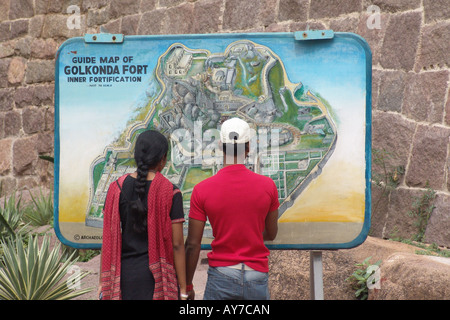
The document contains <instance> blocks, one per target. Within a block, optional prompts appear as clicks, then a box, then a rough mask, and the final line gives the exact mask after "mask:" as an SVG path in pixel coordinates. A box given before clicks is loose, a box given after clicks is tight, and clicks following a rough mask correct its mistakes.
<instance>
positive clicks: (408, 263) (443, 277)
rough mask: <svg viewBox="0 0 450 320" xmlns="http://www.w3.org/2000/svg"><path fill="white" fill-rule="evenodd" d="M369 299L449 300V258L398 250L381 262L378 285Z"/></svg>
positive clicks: (371, 291) (371, 292) (370, 293)
mask: <svg viewBox="0 0 450 320" xmlns="http://www.w3.org/2000/svg"><path fill="white" fill-rule="evenodd" d="M369 299H371V300H449V299H450V258H444V257H434V256H424V255H417V254H412V253H406V252H399V253H395V254H393V255H391V256H390V257H389V258H388V259H387V260H386V261H384V262H383V263H382V265H381V283H380V289H374V290H370V292H369Z"/></svg>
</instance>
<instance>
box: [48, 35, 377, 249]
mask: <svg viewBox="0 0 450 320" xmlns="http://www.w3.org/2000/svg"><path fill="white" fill-rule="evenodd" d="M371 61H372V60H371V52H370V49H369V47H368V45H367V43H366V42H365V40H364V39H362V38H361V37H359V36H357V35H355V34H351V33H333V32H332V31H331V30H325V31H304V32H295V33H253V34H208V35H167V36H125V37H124V36H123V35H113V34H95V35H86V36H85V37H80V38H72V39H69V40H67V41H66V42H65V43H63V45H62V46H61V47H60V48H59V50H58V55H57V59H56V79H55V230H56V233H57V235H58V237H59V238H60V239H61V241H62V242H63V243H65V244H67V245H70V246H73V247H76V248H99V247H101V242H102V226H103V212H102V209H103V206H104V202H105V198H106V194H107V191H108V187H109V185H110V184H111V183H112V182H113V181H115V180H116V179H117V178H118V177H120V176H122V175H124V174H126V173H132V172H134V171H135V170H136V167H135V162H134V159H133V154H134V144H135V140H136V136H137V135H138V134H139V133H140V132H142V131H144V130H148V129H156V130H159V131H161V132H162V133H163V134H165V135H166V136H167V138H168V139H169V144H170V151H169V156H168V161H167V165H166V166H165V168H164V169H163V171H162V174H164V176H166V177H167V178H168V179H169V180H170V181H171V182H172V183H174V184H175V185H177V186H178V187H179V188H180V190H181V192H182V195H183V205H184V212H185V217H186V223H185V229H186V228H187V223H188V222H187V221H188V214H189V203H190V196H191V192H192V190H193V187H194V186H195V185H196V184H197V183H198V182H200V181H202V180H203V179H206V178H208V177H211V176H212V175H214V174H215V173H216V172H217V171H218V170H220V168H221V166H222V158H223V155H222V152H221V150H220V148H219V130H220V126H221V123H223V121H225V120H226V119H228V118H231V117H239V118H241V119H244V120H245V121H247V122H248V123H249V124H250V127H251V128H252V131H253V133H254V134H253V138H252V140H251V141H250V155H249V157H248V158H247V160H246V165H247V167H248V168H250V169H251V170H253V171H255V172H257V173H259V174H262V175H266V176H268V177H270V178H272V179H273V181H274V182H275V184H276V186H277V188H278V196H279V201H280V204H281V206H280V208H279V219H278V223H279V231H278V236H277V238H276V239H275V240H274V241H270V242H267V246H268V247H269V248H270V249H339V248H351V247H354V246H357V245H359V244H361V243H362V242H363V241H364V240H365V238H366V236H367V233H368V229H369V226H370V208H371V203H370V202H371V197H370V170H371V163H370V161H371V63H372V62H371ZM243 214H245V213H243ZM212 237H213V236H212V232H211V227H210V225H209V224H208V223H207V224H206V228H205V233H204V239H203V248H205V249H207V248H208V247H209V243H210V242H211V241H212Z"/></svg>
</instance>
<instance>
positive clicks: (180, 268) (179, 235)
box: [172, 223, 186, 300]
mask: <svg viewBox="0 0 450 320" xmlns="http://www.w3.org/2000/svg"><path fill="white" fill-rule="evenodd" d="M172 244H173V260H174V264H175V272H176V274H177V279H178V284H179V285H180V295H181V299H182V300H186V297H184V295H186V254H185V250H184V237H183V223H172Z"/></svg>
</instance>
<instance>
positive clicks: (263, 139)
mask: <svg viewBox="0 0 450 320" xmlns="http://www.w3.org/2000/svg"><path fill="white" fill-rule="evenodd" d="M146 95H147V103H146V104H144V105H141V106H140V107H139V108H138V109H136V110H135V112H134V113H133V116H132V117H131V118H130V119H128V122H127V126H126V130H124V131H123V132H122V133H121V134H120V136H119V137H118V138H117V139H116V140H115V141H114V142H113V143H111V144H109V145H107V146H105V147H106V148H105V151H104V153H103V154H99V155H98V157H97V158H96V159H95V160H93V161H92V163H91V166H90V182H89V184H90V187H89V188H90V195H89V202H88V207H87V212H86V225H87V226H91V227H98V228H101V227H102V209H103V205H104V202H105V198H106V193H107V191H108V187H109V184H110V183H111V182H113V181H114V180H116V179H117V178H118V177H120V176H122V175H123V174H125V173H132V172H134V171H135V163H134V159H133V153H134V143H135V138H136V136H137V135H138V134H139V133H140V132H142V131H143V130H147V129H157V130H160V131H161V132H162V133H164V134H165V135H166V136H167V137H168V138H169V141H170V151H169V152H170V155H169V156H168V162H167V165H166V167H165V168H164V170H163V172H162V173H163V174H164V175H165V176H166V177H167V178H168V179H170V181H171V182H172V183H174V184H176V185H177V186H178V187H179V188H180V190H181V191H182V194H183V202H184V209H185V215H186V216H187V215H188V212H189V200H190V194H191V192H192V189H193V187H194V186H195V185H196V184H197V183H198V182H200V181H202V180H203V179H205V178H207V177H210V176H212V175H214V174H215V173H216V172H217V171H218V170H220V168H221V165H222V162H221V161H222V152H221V150H220V148H219V146H218V142H219V137H218V132H219V129H220V126H221V123H223V121H225V120H226V119H228V118H230V117H240V118H242V119H244V120H245V121H247V122H248V123H249V124H250V126H251V128H252V129H253V130H254V132H255V136H254V137H253V139H252V141H251V152H250V156H249V157H248V159H247V166H248V168H250V169H251V170H254V171H255V172H257V173H260V174H263V175H266V176H269V177H271V178H272V179H273V181H274V182H275V184H276V186H277V188H278V194H279V200H280V204H281V207H280V209H279V214H280V217H281V216H282V215H283V213H284V212H285V211H286V210H287V209H288V208H289V207H291V206H292V204H293V202H294V200H295V199H296V198H297V197H298V196H299V195H300V194H301V193H302V192H303V191H304V189H305V188H306V187H307V186H308V184H309V183H310V182H311V181H312V180H314V179H315V178H316V177H317V176H319V175H320V173H321V170H322V168H323V167H324V166H326V163H327V161H328V159H329V158H330V156H331V155H332V153H333V151H334V149H335V146H336V141H337V138H338V137H337V135H338V130H337V126H336V123H335V121H336V119H335V115H333V114H332V113H331V112H332V108H331V106H330V105H329V104H328V103H327V102H326V100H324V99H323V98H321V96H320V94H319V93H313V92H312V91H311V90H309V89H307V88H306V87H305V86H304V85H303V84H302V83H301V82H298V83H291V82H290V81H289V79H288V76H287V73H286V70H285V68H284V64H283V61H281V59H280V58H279V57H278V56H277V55H276V54H275V53H274V52H273V51H272V50H271V49H269V48H268V47H266V46H264V45H261V44H258V43H255V42H252V41H249V40H238V41H234V42H232V43H230V44H229V45H228V46H227V48H226V50H224V52H220V53H211V52H209V51H208V50H206V49H192V48H189V47H187V46H185V45H183V44H180V43H175V44H172V45H170V46H169V47H168V48H167V50H166V51H165V53H164V54H162V55H161V56H160V57H159V59H158V62H157V64H156V67H155V68H154V70H153V76H152V78H151V81H150V84H149V86H148V88H147V90H146Z"/></svg>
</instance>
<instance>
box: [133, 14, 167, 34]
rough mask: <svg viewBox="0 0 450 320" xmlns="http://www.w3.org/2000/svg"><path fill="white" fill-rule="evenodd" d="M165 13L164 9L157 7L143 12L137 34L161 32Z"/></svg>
mask: <svg viewBox="0 0 450 320" xmlns="http://www.w3.org/2000/svg"><path fill="white" fill-rule="evenodd" d="M165 14H166V10H165V9H158V10H154V11H149V12H146V13H144V14H143V15H142V17H141V20H140V21H139V26H138V34H140V35H147V34H148V35H153V34H161V27H162V22H163V19H164V17H165Z"/></svg>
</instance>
